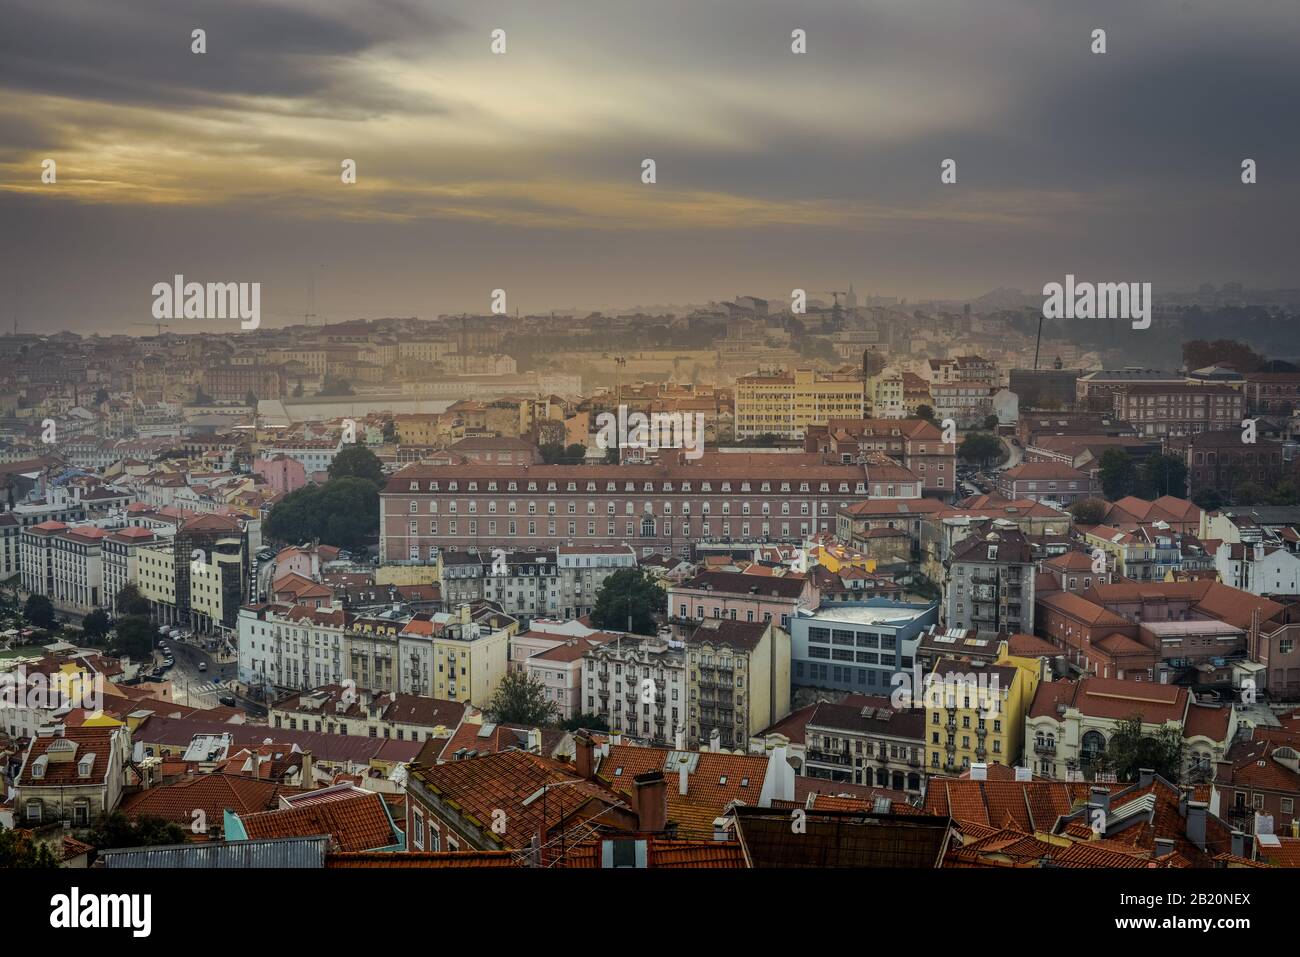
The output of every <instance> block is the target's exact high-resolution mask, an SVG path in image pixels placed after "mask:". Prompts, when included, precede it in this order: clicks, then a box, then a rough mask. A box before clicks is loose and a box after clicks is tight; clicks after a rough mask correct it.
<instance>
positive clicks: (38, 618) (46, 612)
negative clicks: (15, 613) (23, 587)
mask: <svg viewBox="0 0 1300 957" xmlns="http://www.w3.org/2000/svg"><path fill="white" fill-rule="evenodd" d="M23 617H24V618H26V619H27V620H28V621H29V622H31V623H32V624H33V625H36V626H37V627H38V628H53V627H54V605H53V603H51V601H50V600H49V599H48V598H46V597H45V596H44V595H28V596H27V602H26V603H25V604H24V605H23Z"/></svg>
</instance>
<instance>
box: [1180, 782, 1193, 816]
mask: <svg viewBox="0 0 1300 957" xmlns="http://www.w3.org/2000/svg"><path fill="white" fill-rule="evenodd" d="M1191 794H1192V790H1191V788H1180V789H1179V791H1178V816H1179V817H1184V818H1185V817H1187V801H1188V799H1189V798H1190V797H1191Z"/></svg>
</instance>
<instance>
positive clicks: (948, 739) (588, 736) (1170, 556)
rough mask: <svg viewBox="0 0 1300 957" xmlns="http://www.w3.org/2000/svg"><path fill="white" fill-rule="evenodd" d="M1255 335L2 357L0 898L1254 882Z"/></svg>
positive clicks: (936, 316)
mask: <svg viewBox="0 0 1300 957" xmlns="http://www.w3.org/2000/svg"><path fill="white" fill-rule="evenodd" d="M819 296H821V298H819ZM1297 303H1300V291H1297V290H1290V291H1286V290H1283V291H1278V292H1269V291H1266V290H1248V289H1243V288H1242V287H1241V286H1240V285H1239V284H1225V285H1223V286H1220V287H1214V286H1208V285H1207V286H1202V287H1201V288H1200V289H1199V290H1198V291H1197V292H1195V293H1186V294H1173V293H1170V294H1167V295H1164V296H1162V297H1161V298H1159V299H1158V300H1157V301H1156V303H1155V309H1154V317H1153V318H1154V324H1153V326H1152V328H1151V329H1150V330H1148V331H1143V332H1139V331H1137V330H1136V329H1135V330H1134V331H1132V332H1129V331H1128V330H1127V328H1125V329H1123V330H1121V332H1116V331H1115V329H1114V326H1111V327H1110V328H1108V329H1100V328H1099V326H1104V325H1105V324H1104V323H1097V322H1095V321H1094V322H1093V323H1091V324H1090V325H1089V324H1088V323H1084V324H1082V325H1081V324H1078V323H1071V322H1058V321H1047V320H1043V319H1042V318H1041V316H1042V310H1041V303H1039V304H1037V305H1035V303H1034V300H1033V299H1031V298H1030V297H1025V296H1023V295H1022V294H1020V293H1018V292H1017V291H1015V290H998V291H997V292H996V293H992V294H990V295H988V296H986V297H983V298H981V299H979V300H973V301H971V302H966V303H942V302H929V303H907V302H901V301H898V300H894V299H890V298H887V297H882V296H872V295H862V296H859V294H858V293H856V292H855V291H854V290H853V287H852V285H850V286H849V289H848V290H846V291H835V292H833V293H826V294H810V295H809V298H808V299H807V301H806V304H804V307H803V308H794V307H792V306H791V304H790V303H788V302H785V301H782V300H776V299H772V300H768V299H762V298H758V297H753V296H741V297H738V298H736V299H734V300H727V301H717V302H710V303H707V304H703V305H699V306H691V307H680V308H676V309H674V310H672V311H669V310H667V309H665V310H664V311H661V312H654V313H648V312H640V311H638V312H632V313H626V314H623V313H620V314H609V315H607V314H602V313H592V314H585V313H584V314H576V313H566V314H558V313H548V314H544V315H525V316H512V315H493V314H488V315H479V316H468V315H462V316H442V317H439V318H438V319H431V320H422V319H414V318H389V319H379V320H368V321H362V320H355V321H345V322H319V323H312V322H310V321H308V322H303V323H301V324H297V325H292V326H287V327H281V328H275V329H270V328H264V329H258V330H256V331H245V332H227V333H213V332H207V333H203V334H196V333H191V332H188V331H186V330H185V329H184V327H183V325H181V324H173V325H170V326H169V325H168V324H166V323H161V322H160V323H156V324H154V323H150V324H149V325H156V328H154V329H153V330H152V331H146V332H144V334H142V335H139V336H126V335H90V336H83V335H78V334H73V333H59V334H37V333H31V332H24V331H21V330H15V332H14V333H13V334H10V335H6V336H3V337H0V485H2V486H3V488H2V489H0V580H2V581H3V585H2V586H0V639H2V640H3V644H2V645H0V669H2V670H0V680H3V687H4V694H5V698H6V700H5V702H4V708H3V722H2V724H3V727H0V754H3V757H4V760H3V764H2V765H0V767H2V768H3V774H4V792H3V797H4V799H3V803H0V825H2V827H3V829H2V830H0V865H6V866H41V867H64V868H86V867H94V868H104V867H107V868H113V867H150V868H170V867H195V866H209V867H217V866H240V864H239V862H240V861H247V860H248V859H249V857H248V855H249V853H250V852H249V848H256V849H257V851H258V860H259V861H260V863H259V865H258V866H283V867H299V868H302V867H306V868H357V867H392V866H402V867H427V868H441V867H464V866H470V867H489V866H490V867H503V868H609V867H638V868H640V867H645V868H760V867H895V868H913V869H926V868H1060V867H1066V868H1156V869H1163V868H1180V869H1181V868H1220V869H1222V868H1279V867H1296V866H1300V814H1298V813H1297V809H1296V803H1297V801H1300V750H1297V749H1298V748H1300V647H1298V644H1300V642H1298V641H1297V639H1300V456H1297V454H1296V451H1297V449H1298V448H1300V442H1297V435H1300V365H1296V364H1292V363H1291V362H1287V361H1284V360H1281V359H1277V358H1271V357H1270V355H1274V356H1275V355H1281V356H1296V355H1300V348H1296V347H1295V345H1296V343H1295V339H1294V336H1293V334H1292V333H1290V332H1289V328H1290V327H1293V326H1294V322H1295V319H1296V308H1297V305H1296V304H1297ZM1085 327H1086V328H1085ZM1108 343H1109V344H1108ZM1257 350H1258V351H1257ZM1266 352H1268V353H1269V355H1266V354H1265V353H1266ZM1135 361H1136V362H1137V364H1135Z"/></svg>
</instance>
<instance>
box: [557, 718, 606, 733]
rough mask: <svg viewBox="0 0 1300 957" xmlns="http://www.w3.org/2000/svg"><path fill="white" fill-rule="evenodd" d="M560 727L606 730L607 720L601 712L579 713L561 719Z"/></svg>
mask: <svg viewBox="0 0 1300 957" xmlns="http://www.w3.org/2000/svg"><path fill="white" fill-rule="evenodd" d="M560 727H561V728H563V729H564V730H565V731H581V730H582V729H583V728H586V729H587V730H588V731H608V730H609V722H608V721H606V720H605V716H604V715H602V714H579V715H574V716H573V717H572V718H566V719H565V720H563V721H561V722H560Z"/></svg>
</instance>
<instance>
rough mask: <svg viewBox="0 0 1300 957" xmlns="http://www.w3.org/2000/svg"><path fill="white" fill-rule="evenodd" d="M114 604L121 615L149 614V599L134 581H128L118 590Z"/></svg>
mask: <svg viewBox="0 0 1300 957" xmlns="http://www.w3.org/2000/svg"><path fill="white" fill-rule="evenodd" d="M114 604H115V605H116V607H117V612H118V614H119V615H143V616H145V617H148V615H149V599H147V598H145V597H144V596H143V595H141V594H140V589H139V588H137V587H136V586H135V583H134V582H127V583H126V584H125V585H123V586H122V587H121V588H119V589H118V590H117V597H116V598H115V599H114Z"/></svg>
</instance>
